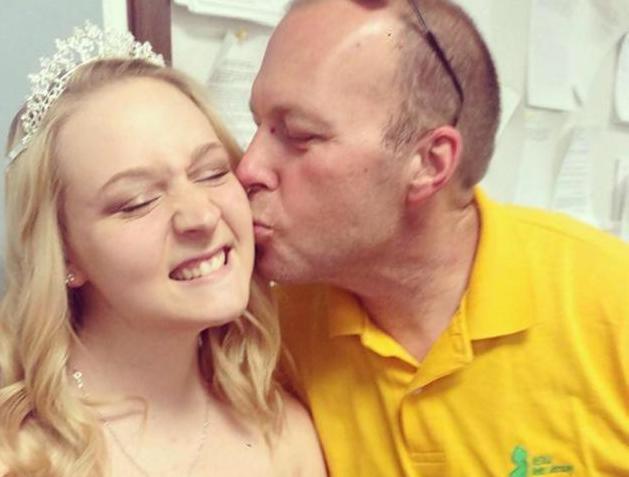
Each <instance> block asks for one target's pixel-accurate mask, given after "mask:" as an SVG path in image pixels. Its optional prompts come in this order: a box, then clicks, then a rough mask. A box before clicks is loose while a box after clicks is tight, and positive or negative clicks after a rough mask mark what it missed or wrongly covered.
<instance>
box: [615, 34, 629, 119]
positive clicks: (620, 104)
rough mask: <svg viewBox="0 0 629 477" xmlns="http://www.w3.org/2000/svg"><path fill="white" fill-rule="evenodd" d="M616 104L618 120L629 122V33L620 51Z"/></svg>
mask: <svg viewBox="0 0 629 477" xmlns="http://www.w3.org/2000/svg"><path fill="white" fill-rule="evenodd" d="M614 105H615V107H616V117H617V118H618V120H619V121H620V122H623V123H629V33H628V34H626V35H625V37H624V39H623V41H622V45H621V46H620V51H619V53H618V66H617V70H616V84H615V91H614Z"/></svg>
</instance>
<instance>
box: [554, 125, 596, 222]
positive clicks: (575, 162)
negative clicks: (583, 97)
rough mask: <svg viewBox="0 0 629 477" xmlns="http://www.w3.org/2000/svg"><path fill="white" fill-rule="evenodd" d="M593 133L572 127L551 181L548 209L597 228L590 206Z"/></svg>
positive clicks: (591, 130)
mask: <svg viewBox="0 0 629 477" xmlns="http://www.w3.org/2000/svg"><path fill="white" fill-rule="evenodd" d="M594 133H595V131H594V130H593V129H590V128H575V129H574V131H573V134H572V139H571V142H570V146H569V147H568V150H567V152H566V155H565V156H564V159H563V162H562V163H561V169H560V171H559V175H558V176H557V180H556V182H555V189H554V192H553V200H552V208H553V209H554V210H557V211H561V212H565V213H567V214H569V215H572V216H573V217H575V218H577V219H580V220H583V221H584V222H588V223H590V224H592V225H595V226H597V225H598V221H597V220H596V218H595V216H594V210H593V207H592V187H591V182H592V160H591V154H590V152H591V149H592V143H593V139H594Z"/></svg>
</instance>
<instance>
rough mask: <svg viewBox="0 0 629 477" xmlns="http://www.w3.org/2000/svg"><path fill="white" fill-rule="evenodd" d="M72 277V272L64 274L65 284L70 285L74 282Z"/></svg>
mask: <svg viewBox="0 0 629 477" xmlns="http://www.w3.org/2000/svg"><path fill="white" fill-rule="evenodd" d="M74 278H75V277H74V273H72V272H68V273H67V274H66V280H65V281H66V286H68V285H72V284H73V283H74Z"/></svg>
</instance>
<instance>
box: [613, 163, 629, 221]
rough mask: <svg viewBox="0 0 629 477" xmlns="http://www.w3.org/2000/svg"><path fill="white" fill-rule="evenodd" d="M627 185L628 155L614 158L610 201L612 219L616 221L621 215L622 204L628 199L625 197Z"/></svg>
mask: <svg viewBox="0 0 629 477" xmlns="http://www.w3.org/2000/svg"><path fill="white" fill-rule="evenodd" d="M628 187H629V157H626V158H625V157H623V158H618V159H616V164H615V170H614V189H613V201H612V220H613V221H614V222H618V221H620V220H621V217H622V215H623V206H624V204H625V203H626V202H627V200H628V199H629V198H628V197H626V192H627V188H628Z"/></svg>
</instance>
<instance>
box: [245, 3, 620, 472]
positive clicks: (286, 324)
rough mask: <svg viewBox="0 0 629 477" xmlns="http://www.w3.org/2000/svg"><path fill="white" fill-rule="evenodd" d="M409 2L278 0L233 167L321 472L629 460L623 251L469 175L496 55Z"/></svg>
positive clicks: (492, 106)
mask: <svg viewBox="0 0 629 477" xmlns="http://www.w3.org/2000/svg"><path fill="white" fill-rule="evenodd" d="M415 1H416V3H417V6H419V7H420V8H421V10H416V9H415V6H414V5H413V4H410V3H406V1H403V0H388V1H387V0H381V1H377V0H371V1H368V0H302V1H297V2H295V3H294V4H293V5H292V6H291V8H290V10H289V13H288V14H287V16H286V17H285V18H284V19H283V21H282V22H281V23H280V24H279V26H278V27H277V29H276V31H275V32H274V34H273V36H272V38H271V40H270V43H269V46H268V49H267V53H266V55H265V58H264V61H263V64H262V67H261V70H260V72H259V74H258V77H257V79H256V81H255V84H254V87H253V92H252V98H251V107H252V111H253V114H254V117H255V120H256V122H257V124H258V131H257V133H256V136H255V138H254V139H253V141H252V143H251V145H250V147H249V149H248V151H247V153H246V154H245V157H244V158H243V160H242V162H241V164H240V166H239V168H238V171H237V172H238V175H239V178H240V180H241V181H242V182H243V184H244V185H245V186H246V187H247V189H248V191H249V196H250V200H251V205H252V208H253V214H254V227H255V232H256V242H257V252H258V256H257V267H258V270H259V271H260V272H261V273H262V274H263V275H265V276H266V277H267V278H269V279H273V280H276V281H277V282H279V283H280V284H281V286H280V287H279V290H278V296H279V299H280V307H281V315H282V320H283V332H284V336H285V340H286V343H287V346H288V348H289V350H290V351H291V352H292V356H293V358H294V364H295V367H294V369H295V371H296V374H295V376H294V382H293V384H294V385H295V387H296V388H297V389H298V392H299V393H300V394H301V396H302V397H303V399H304V400H305V402H306V403H307V404H308V405H309V406H310V409H311V410H312V413H313V416H314V419H315V423H316V425H317V428H318V431H319V433H320V437H321V440H322V444H323V447H324V450H325V453H326V456H327V459H328V464H329V468H330V471H331V473H332V475H335V476H342V477H345V476H348V477H355V476H374V477H376V476H377V477H388V476H465V477H468V476H472V477H475V476H493V475H497V476H498V475H500V476H506V475H509V474H510V473H511V475H541V474H551V473H552V474H553V475H558V476H562V475H574V476H576V475H580V476H585V475H588V476H591V475H597V476H603V475H604V476H620V475H629V459H627V456H628V455H629V409H628V406H629V404H628V402H629V399H628V397H627V396H629V384H628V382H629V320H628V319H627V318H628V316H629V297H627V295H628V293H627V284H628V283H629V247H627V246H626V245H624V244H622V243H621V242H620V241H618V240H616V239H614V238H612V237H608V236H606V235H604V234H602V233H600V232H597V231H595V230H593V229H590V228H588V227H586V226H584V225H581V224H579V223H577V222H575V221H573V220H571V219H568V218H565V217H563V216H560V215H556V214H551V213H547V212H541V211H535V210H528V209H524V208H518V207H514V206H503V205H499V204H496V203H494V202H493V201H491V200H490V199H489V198H487V197H486V195H485V194H484V193H483V192H482V191H481V190H480V189H478V187H476V186H475V185H476V184H477V183H478V182H479V181H480V179H481V178H482V177H483V174H484V172H485V170H486V168H487V165H488V162H489V159H490V156H491V154H492V149H493V143H494V136H495V132H496V126H497V123H498V116H499V93H498V85H497V80H496V73H495V70H494V66H493V63H492V60H491V57H490V55H489V53H488V51H487V48H486V46H485V44H484V43H483V41H482V39H481V37H480V36H479V34H478V32H477V31H476V29H475V27H474V26H473V24H472V23H471V22H470V20H469V19H468V17H467V16H466V15H465V14H464V13H463V12H462V11H461V10H460V9H459V8H457V7H455V6H453V5H452V4H451V3H449V2H448V1H446V0H422V1H419V0H415ZM424 21H425V23H424Z"/></svg>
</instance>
